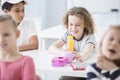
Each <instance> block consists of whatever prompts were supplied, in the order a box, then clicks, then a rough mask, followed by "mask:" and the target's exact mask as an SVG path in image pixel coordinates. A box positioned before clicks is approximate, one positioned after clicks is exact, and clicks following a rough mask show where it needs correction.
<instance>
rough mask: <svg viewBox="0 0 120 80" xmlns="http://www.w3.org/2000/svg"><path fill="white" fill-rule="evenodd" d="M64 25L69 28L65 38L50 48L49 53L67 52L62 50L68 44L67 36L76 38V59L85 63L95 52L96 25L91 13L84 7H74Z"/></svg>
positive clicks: (66, 17) (67, 14) (65, 18)
mask: <svg viewBox="0 0 120 80" xmlns="http://www.w3.org/2000/svg"><path fill="white" fill-rule="evenodd" d="M63 23H64V25H65V27H66V28H67V32H66V33H65V34H64V36H63V37H62V38H61V39H59V40H57V41H56V42H55V43H53V44H52V45H51V46H50V47H49V51H50V52H52V53H56V54H61V53H64V52H66V49H65V50H61V49H60V48H62V47H63V46H64V45H65V44H66V43H67V36H70V35H71V36H73V37H74V51H72V52H71V53H73V54H75V59H76V60H79V61H81V62H82V61H85V60H86V59H88V58H89V57H90V56H91V54H92V52H93V51H94V50H95V47H96V41H95V37H94V23H93V19H92V17H91V15H90V13H89V12H88V11H87V10H86V9H85V8H83V7H73V8H71V9H70V10H69V11H67V13H66V14H65V16H64V18H63Z"/></svg>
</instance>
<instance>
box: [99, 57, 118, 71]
mask: <svg viewBox="0 0 120 80" xmlns="http://www.w3.org/2000/svg"><path fill="white" fill-rule="evenodd" d="M97 67H99V68H100V69H103V70H108V71H111V70H112V69H115V68H117V66H116V65H115V64H114V63H113V61H111V60H108V59H106V58H105V57H104V56H100V57H98V60H97Z"/></svg>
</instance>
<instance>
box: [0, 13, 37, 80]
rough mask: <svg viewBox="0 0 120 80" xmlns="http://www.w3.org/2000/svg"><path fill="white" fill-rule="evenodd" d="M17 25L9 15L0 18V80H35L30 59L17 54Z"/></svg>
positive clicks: (33, 68)
mask: <svg viewBox="0 0 120 80" xmlns="http://www.w3.org/2000/svg"><path fill="white" fill-rule="evenodd" d="M18 37H19V31H18V30H17V25H16V23H15V21H14V20H13V19H12V17H11V16H10V15H1V16H0V80H36V76H35V67H34V63H33V60H32V58H30V57H28V56H23V55H21V54H19V53H18V52H17V46H16V40H17V38H18Z"/></svg>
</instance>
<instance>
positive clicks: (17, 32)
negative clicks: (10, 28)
mask: <svg viewBox="0 0 120 80" xmlns="http://www.w3.org/2000/svg"><path fill="white" fill-rule="evenodd" d="M19 36H20V31H19V30H17V31H16V38H18V37H19Z"/></svg>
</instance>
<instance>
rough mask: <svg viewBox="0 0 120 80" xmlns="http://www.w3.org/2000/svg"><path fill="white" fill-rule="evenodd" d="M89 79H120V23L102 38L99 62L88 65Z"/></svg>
mask: <svg viewBox="0 0 120 80" xmlns="http://www.w3.org/2000/svg"><path fill="white" fill-rule="evenodd" d="M86 71H87V77H88V79H87V80H120V25H118V26H111V27H110V28H109V29H108V31H107V32H106V34H105V35H104V36H103V38H102V39H101V42H100V45H99V57H98V59H97V62H96V63H94V64H92V65H91V66H88V67H87V70H86Z"/></svg>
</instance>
